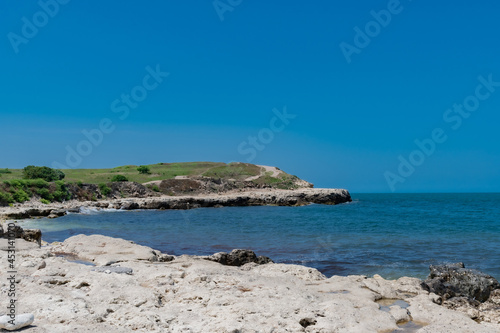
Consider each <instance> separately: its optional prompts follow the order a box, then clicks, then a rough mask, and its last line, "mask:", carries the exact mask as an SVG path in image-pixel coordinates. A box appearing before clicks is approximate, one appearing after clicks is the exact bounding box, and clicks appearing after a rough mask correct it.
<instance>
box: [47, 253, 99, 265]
mask: <svg viewBox="0 0 500 333" xmlns="http://www.w3.org/2000/svg"><path fill="white" fill-rule="evenodd" d="M55 255H56V257H60V258H64V259H66V260H67V261H69V262H74V263H75V264H81V265H86V266H95V264H94V263H93V262H90V261H86V260H82V259H80V258H79V257H78V256H76V255H74V254H71V253H56V254H55Z"/></svg>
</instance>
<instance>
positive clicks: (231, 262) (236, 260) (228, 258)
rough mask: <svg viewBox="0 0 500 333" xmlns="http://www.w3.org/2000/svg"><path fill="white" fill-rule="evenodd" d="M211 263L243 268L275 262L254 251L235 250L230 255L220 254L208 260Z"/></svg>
mask: <svg viewBox="0 0 500 333" xmlns="http://www.w3.org/2000/svg"><path fill="white" fill-rule="evenodd" d="M205 259H207V260H210V261H215V262H218V263H219V264H222V265H226V266H243V265H245V264H248V263H256V264H259V265H263V264H268V263H272V262H273V261H272V260H271V259H270V258H268V257H264V256H258V257H257V255H256V254H255V252H253V251H252V250H242V249H234V250H232V251H231V252H230V253H227V252H218V253H215V254H213V255H211V256H209V257H207V258H205Z"/></svg>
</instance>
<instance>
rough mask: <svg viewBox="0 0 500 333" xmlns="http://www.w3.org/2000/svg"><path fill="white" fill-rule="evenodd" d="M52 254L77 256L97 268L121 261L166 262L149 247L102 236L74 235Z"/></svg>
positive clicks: (56, 247)
mask: <svg viewBox="0 0 500 333" xmlns="http://www.w3.org/2000/svg"><path fill="white" fill-rule="evenodd" d="M53 252H54V253H65V254H74V255H77V256H78V257H79V258H80V259H82V260H87V261H91V262H93V263H94V264H96V265H99V266H109V265H111V264H114V263H117V262H123V261H136V260H139V261H140V260H144V261H150V262H154V261H159V257H160V259H162V260H163V261H168V259H169V258H164V256H163V254H162V253H161V252H159V251H155V250H153V249H152V248H150V247H147V246H142V245H138V244H135V243H134V242H132V241H127V240H124V239H120V238H112V237H107V236H102V235H90V236H86V235H76V236H73V237H70V238H68V239H66V240H65V241H64V242H63V243H61V244H58V245H57V246H54V247H53Z"/></svg>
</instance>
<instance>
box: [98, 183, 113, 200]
mask: <svg viewBox="0 0 500 333" xmlns="http://www.w3.org/2000/svg"><path fill="white" fill-rule="evenodd" d="M99 190H101V194H102V195H104V196H106V197H107V196H108V195H109V194H110V193H111V189H110V188H109V187H108V185H106V184H104V183H101V184H99Z"/></svg>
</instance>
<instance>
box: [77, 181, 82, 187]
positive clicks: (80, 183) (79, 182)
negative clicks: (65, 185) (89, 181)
mask: <svg viewBox="0 0 500 333" xmlns="http://www.w3.org/2000/svg"><path fill="white" fill-rule="evenodd" d="M76 185H77V186H78V187H79V188H82V187H83V182H82V181H80V180H79V181H78V182H77V183H76Z"/></svg>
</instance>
